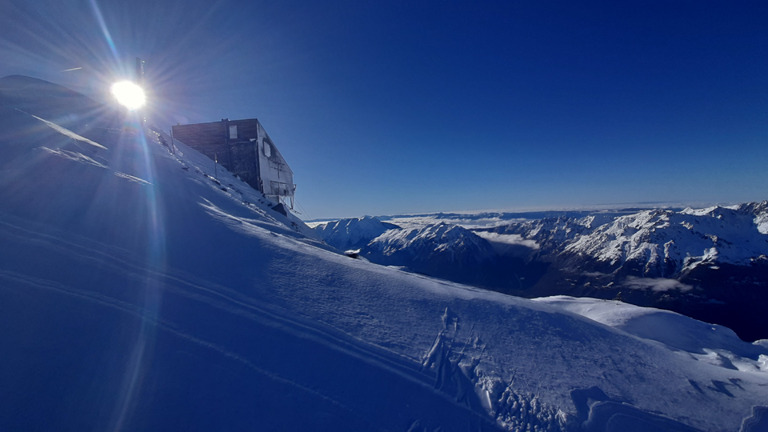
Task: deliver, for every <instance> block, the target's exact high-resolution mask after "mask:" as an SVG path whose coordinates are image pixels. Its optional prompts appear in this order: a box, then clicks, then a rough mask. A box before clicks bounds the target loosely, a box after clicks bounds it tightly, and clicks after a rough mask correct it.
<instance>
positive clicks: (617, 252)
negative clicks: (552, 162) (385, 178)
mask: <svg viewBox="0 0 768 432" xmlns="http://www.w3.org/2000/svg"><path fill="white" fill-rule="evenodd" d="M516 216H518V217H515V219H513V220H509V221H500V222H498V223H497V224H496V225H495V226H493V227H485V228H478V227H474V228H472V229H467V228H462V227H461V226H458V225H454V224H451V223H447V222H446V221H445V220H443V219H442V218H435V223H434V224H425V225H422V226H419V227H416V228H414V227H409V228H405V229H403V228H399V227H398V226H397V225H394V224H389V223H385V222H381V221H380V220H378V219H376V218H370V217H367V218H363V219H351V220H344V221H338V222H335V223H332V224H326V225H321V226H319V227H317V228H315V230H316V231H317V232H318V233H319V234H320V235H321V237H323V238H324V239H325V241H326V242H328V243H329V244H330V245H332V246H335V247H337V248H340V249H345V248H348V247H349V246H351V245H354V246H355V247H358V248H360V255H361V256H364V257H366V258H368V259H369V260H371V261H373V262H377V263H380V264H385V265H395V266H401V267H403V268H404V269H406V270H409V271H413V272H417V273H423V274H427V275H430V276H434V277H440V278H444V279H448V280H452V281H456V282H462V283H468V284H473V285H477V286H481V287H484V288H488V289H493V290H497V291H501V292H505V293H509V294H513V295H518V296H524V297H539V296H544V295H557V294H566V295H575V296H590V297H596V298H620V299H622V300H624V301H627V302H630V303H634V304H638V305H642V306H654V307H662V308H666V309H670V310H674V311H677V312H681V313H684V314H687V315H689V316H692V317H694V318H697V319H701V320H704V321H708V322H713V323H718V324H723V325H726V326H729V327H731V328H733V329H734V330H735V331H736V332H737V333H738V334H739V335H740V336H741V337H742V338H744V339H749V340H754V339H758V338H768V330H765V328H764V327H765V326H764V325H762V324H761V323H762V316H763V312H762V310H761V308H760V306H759V305H761V304H766V301H768V201H763V202H760V203H747V204H741V205H738V206H729V207H711V208H705V209H690V208H688V209H683V210H670V209H649V210H634V211H630V212H627V211H618V212H594V213H578V214H563V215H551V214H548V215H546V217H543V218H533V219H521V218H519V215H516ZM483 217H484V218H487V217H488V215H487V214H484V215H483ZM464 218H465V221H466V220H467V219H471V218H468V217H467V216H466V215H465V216H464ZM422 219H423V216H422ZM372 227H375V229H374V228H372ZM510 241H514V246H515V247H514V248H509V247H507V248H505V247H499V245H500V244H501V243H504V242H510ZM507 246H509V245H508V244H507Z"/></svg>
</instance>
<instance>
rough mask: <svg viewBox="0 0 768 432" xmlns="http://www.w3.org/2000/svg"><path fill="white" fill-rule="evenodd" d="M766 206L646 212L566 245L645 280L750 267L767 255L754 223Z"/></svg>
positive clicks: (766, 238) (765, 237)
mask: <svg viewBox="0 0 768 432" xmlns="http://www.w3.org/2000/svg"><path fill="white" fill-rule="evenodd" d="M766 205H768V202H763V203H761V204H745V205H741V206H738V207H736V208H724V207H715V208H712V209H706V210H699V211H696V210H692V209H687V210H683V211H681V212H674V211H670V210H647V211H643V212H640V213H637V214H633V215H629V216H622V217H618V218H616V219H615V220H614V221H613V222H611V223H608V224H605V225H603V226H600V227H598V228H597V229H595V230H594V231H593V232H591V233H589V234H588V235H583V236H581V237H579V238H578V239H576V240H575V241H573V242H572V243H570V244H568V245H567V246H566V247H565V250H564V253H565V254H583V255H585V256H588V257H591V258H592V259H594V260H595V261H597V262H599V263H606V264H608V266H610V267H611V268H612V269H615V268H616V267H619V266H633V267H635V268H640V269H641V275H643V276H656V277H671V276H675V275H677V274H679V273H681V272H685V271H690V270H691V269H692V268H694V267H696V266H699V265H709V266H713V265H717V264H722V263H727V264H734V265H742V266H748V265H750V264H752V263H753V262H755V261H757V260H765V259H766V255H768V234H764V233H762V232H760V230H759V227H760V225H759V224H758V223H756V222H757V221H759V220H762V219H761V218H764V216H762V215H764V213H765V207H766Z"/></svg>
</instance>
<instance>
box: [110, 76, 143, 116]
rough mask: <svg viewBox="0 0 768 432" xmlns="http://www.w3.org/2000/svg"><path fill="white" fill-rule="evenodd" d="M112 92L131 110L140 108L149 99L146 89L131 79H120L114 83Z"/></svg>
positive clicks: (118, 100) (121, 103)
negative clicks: (145, 92)
mask: <svg viewBox="0 0 768 432" xmlns="http://www.w3.org/2000/svg"><path fill="white" fill-rule="evenodd" d="M112 94H113V95H114V96H115V99H117V102H119V103H120V105H122V106H124V107H126V108H128V109H129V110H136V109H139V108H141V107H143V106H144V104H145V103H146V101H147V98H146V96H145V95H144V90H143V89H142V88H141V87H139V86H138V85H137V84H135V83H133V82H131V81H119V82H116V83H114V84H112Z"/></svg>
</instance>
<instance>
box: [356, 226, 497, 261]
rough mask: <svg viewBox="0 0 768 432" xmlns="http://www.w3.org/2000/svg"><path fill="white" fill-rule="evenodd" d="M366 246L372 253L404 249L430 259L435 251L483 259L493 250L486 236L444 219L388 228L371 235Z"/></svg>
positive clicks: (386, 253) (455, 257)
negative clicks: (436, 221)
mask: <svg viewBox="0 0 768 432" xmlns="http://www.w3.org/2000/svg"><path fill="white" fill-rule="evenodd" d="M368 249H369V251H370V253H371V254H375V253H379V254H381V255H383V256H392V255H396V254H399V253H406V254H408V255H411V256H417V257H421V259H422V260H427V259H432V258H434V257H435V255H436V254H448V255H450V257H451V260H457V261H468V260H469V261H482V260H485V259H487V258H489V257H492V256H493V255H494V254H495V252H494V250H493V248H492V247H491V245H490V244H489V243H488V241H487V240H485V239H483V238H481V237H479V236H478V235H477V234H475V233H473V232H472V231H470V230H468V229H466V228H463V227H460V226H458V225H452V224H447V223H444V222H440V223H437V224H432V225H428V226H426V227H420V228H410V229H400V230H389V231H387V232H385V233H383V234H382V235H380V236H378V237H376V238H375V239H373V240H372V241H371V242H370V243H369V245H368ZM374 251H375V252H374ZM430 257H431V258H430Z"/></svg>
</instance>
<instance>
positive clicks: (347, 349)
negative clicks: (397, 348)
mask: <svg viewBox="0 0 768 432" xmlns="http://www.w3.org/2000/svg"><path fill="white" fill-rule="evenodd" d="M7 221H8V218H5V220H4V221H2V222H0V223H1V224H2V226H0V229H2V231H0V238H3V239H5V240H6V241H11V240H14V241H19V242H24V241H29V242H33V243H37V244H38V245H39V246H40V247H44V248H46V249H48V250H55V251H57V253H60V254H67V255H68V256H69V258H70V259H76V260H82V261H83V262H87V263H88V265H89V266H94V267H100V268H108V269H109V270H110V272H111V273H113V274H119V275H120V276H121V277H123V278H125V279H129V280H133V281H134V283H135V285H136V286H141V285H142V284H144V283H145V281H146V280H148V279H149V280H155V281H157V282H158V285H159V286H161V287H162V291H163V296H164V297H167V296H169V295H172V296H183V297H185V298H188V299H190V300H193V301H195V302H199V303H202V304H204V305H205V306H206V307H210V308H214V309H218V310H221V311H223V312H226V313H228V314H233V315H238V316H241V317H245V318H247V319H248V320H249V321H251V322H253V323H258V325H259V326H266V327H271V328H273V329H275V330H277V331H279V332H281V333H283V334H285V335H290V336H293V337H295V338H298V339H302V340H305V341H311V342H314V343H316V344H319V345H322V346H325V347H328V348H329V349H332V350H334V351H338V352H340V353H343V354H345V355H347V356H351V357H354V358H355V359H357V360H359V361H360V362H364V363H366V364H369V365H370V366H371V367H372V368H374V369H376V370H379V371H387V372H388V373H390V374H394V375H396V376H398V377H399V378H401V379H404V380H407V381H409V382H412V383H414V384H416V385H418V386H419V387H421V388H422V389H423V390H424V391H425V392H427V393H430V394H434V395H435V396H437V397H440V398H441V399H443V400H444V402H445V403H447V404H450V405H452V406H453V409H455V410H458V411H465V412H467V413H468V415H470V416H472V417H476V418H477V420H478V421H480V422H481V423H487V425H486V426H488V425H490V423H489V421H490V419H489V418H486V416H485V414H484V413H475V412H473V411H472V410H468V409H467V407H466V406H464V405H462V404H461V403H457V402H456V401H455V400H453V399H452V398H451V397H450V395H448V394H442V393H439V392H438V393H434V384H433V382H434V380H435V377H433V376H431V375H430V374H429V373H427V371H425V370H424V369H423V368H419V367H416V364H414V363H413V362H412V361H411V359H409V358H406V357H402V356H400V355H398V354H396V353H394V352H391V351H387V350H382V349H380V348H379V347H373V346H370V345H369V344H367V343H366V342H364V341H363V340H361V339H358V338H355V337H351V336H350V335H348V334H346V333H343V332H340V331H339V330H338V329H334V328H330V327H325V326H318V323H317V322H314V321H310V320H300V319H298V318H299V316H298V315H295V314H288V313H286V311H284V310H280V309H277V308H274V307H270V305H268V304H258V302H256V301H255V300H254V298H252V297H246V296H243V295H242V294H241V293H239V292H237V291H234V290H231V289H228V288H226V287H223V286H218V285H217V284H215V283H212V282H210V281H204V280H200V279H199V278H195V277H193V276H191V275H188V274H182V273H181V272H178V271H174V270H172V269H168V268H162V269H161V268H158V269H148V268H147V267H146V266H145V264H144V263H140V262H135V260H134V259H132V258H130V257H129V256H127V255H126V253H125V252H126V251H110V249H112V247H111V246H108V245H105V244H94V243H93V242H92V241H90V240H86V239H83V238H79V239H77V238H76V239H73V240H70V241H67V240H65V239H67V238H68V237H70V235H69V234H67V233H63V232H49V233H47V234H44V233H42V232H41V231H38V230H30V229H26V228H24V227H22V226H19V225H12V224H9V223H8V222H7ZM0 280H1V281H3V283H0V287H2V286H7V285H8V284H12V285H22V286H24V287H26V288H29V289H39V290H46V291H53V292H56V293H59V294H63V295H67V296H71V297H75V298H78V299H80V300H82V301H86V302H91V303H95V304H98V305H99V306H102V307H107V308H111V309H114V310H117V311H120V312H122V313H126V314H130V315H133V316H135V317H136V318H137V319H139V320H141V321H143V322H147V323H149V324H151V325H154V326H157V327H158V328H159V329H161V330H162V331H165V332H169V333H171V334H173V335H175V336H177V337H179V338H182V339H184V340H187V341H189V342H190V343H193V344H195V345H198V346H200V347H203V348H205V349H208V350H212V351H215V352H216V353H218V354H219V355H221V356H223V357H226V358H229V359H231V360H233V361H237V362H239V363H242V364H243V365H245V366H247V367H248V368H249V369H252V370H253V371H254V372H257V373H260V374H262V375H264V376H266V377H269V378H270V379H273V380H276V381H280V382H283V383H285V384H288V385H290V386H292V387H295V388H297V389H299V390H301V391H304V392H307V393H310V394H313V395H315V396H318V397H320V398H322V399H323V400H327V401H329V402H330V403H333V404H334V405H336V406H339V407H340V408H343V409H344V410H346V411H347V412H348V413H349V414H350V415H352V416H359V415H358V414H357V413H356V412H355V408H353V407H350V406H348V405H346V404H344V403H343V402H341V401H339V400H337V399H334V398H333V397H331V396H329V395H326V394H324V393H322V392H321V391H319V390H318V389H313V388H311V387H309V386H306V385H303V384H301V383H299V382H296V381H295V380H291V379H290V378H288V377H284V376H282V375H280V374H279V373H276V372H273V371H270V370H267V369H265V368H262V367H260V366H258V365H257V364H255V363H254V362H252V361H250V360H249V359H248V358H247V357H246V356H243V355H241V354H238V353H237V352H235V351H232V350H229V349H227V348H225V347H224V346H221V345H218V344H216V343H215V342H213V341H210V340H205V339H201V338H198V337H196V336H194V335H193V334H191V333H189V332H186V331H183V329H182V327H180V326H183V324H179V323H174V322H170V321H167V320H163V319H160V318H158V317H155V316H153V313H151V312H149V311H147V308H146V307H145V306H142V305H138V304H135V303H133V302H130V301H126V300H121V299H119V298H116V297H113V296H109V295H104V294H101V293H99V292H98V291H93V290H86V289H78V288H74V287H72V286H67V285H63V284H61V283H59V282H57V281H54V280H47V279H42V278H34V277H31V276H29V275H25V274H19V273H15V272H10V271H0ZM95 288H96V289H98V288H99V287H95ZM165 301H169V300H168V299H166V300H165ZM369 426H370V427H371V430H387V429H381V428H380V427H378V426H376V425H375V424H371V423H369Z"/></svg>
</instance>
